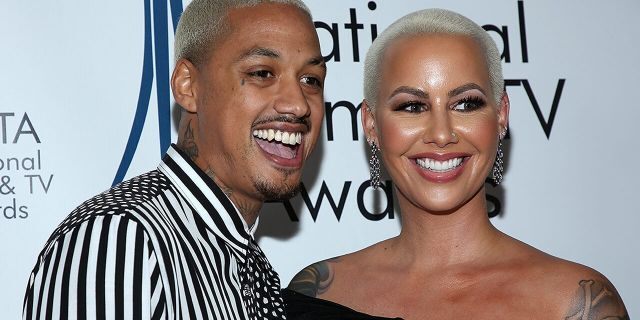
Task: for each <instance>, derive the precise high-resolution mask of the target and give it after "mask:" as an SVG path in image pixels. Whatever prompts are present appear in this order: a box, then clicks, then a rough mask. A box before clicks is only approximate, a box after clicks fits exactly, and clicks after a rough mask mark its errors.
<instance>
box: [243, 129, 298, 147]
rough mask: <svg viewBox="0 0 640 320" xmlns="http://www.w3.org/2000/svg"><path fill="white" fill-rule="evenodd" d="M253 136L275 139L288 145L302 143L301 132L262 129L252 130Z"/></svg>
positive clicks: (268, 139) (269, 139)
mask: <svg viewBox="0 0 640 320" xmlns="http://www.w3.org/2000/svg"><path fill="white" fill-rule="evenodd" d="M253 136H254V137H256V138H260V139H263V140H267V141H273V140H275V141H278V142H282V143H284V144H290V145H296V144H300V143H302V133H301V132H287V131H280V130H273V129H263V130H253Z"/></svg>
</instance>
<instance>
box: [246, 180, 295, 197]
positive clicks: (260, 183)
mask: <svg viewBox="0 0 640 320" xmlns="http://www.w3.org/2000/svg"><path fill="white" fill-rule="evenodd" d="M253 185H254V187H255V188H256V190H257V191H258V193H260V194H261V195H262V197H263V198H264V200H265V201H282V200H287V199H291V198H293V197H294V196H295V195H296V194H298V192H300V188H301V187H302V182H299V181H298V183H295V184H286V183H282V184H278V183H274V182H273V181H266V180H263V179H260V180H257V181H254V183H253Z"/></svg>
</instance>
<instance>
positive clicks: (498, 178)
mask: <svg viewBox="0 0 640 320" xmlns="http://www.w3.org/2000/svg"><path fill="white" fill-rule="evenodd" d="M506 134H507V130H506V129H505V130H504V131H502V133H501V134H500V137H499V140H498V152H497V153H496V161H495V162H494V163H493V170H491V171H492V174H493V185H494V186H497V185H499V184H500V183H501V182H502V177H503V173H504V160H503V157H504V152H503V151H502V139H503V138H504V136H505V135H506Z"/></svg>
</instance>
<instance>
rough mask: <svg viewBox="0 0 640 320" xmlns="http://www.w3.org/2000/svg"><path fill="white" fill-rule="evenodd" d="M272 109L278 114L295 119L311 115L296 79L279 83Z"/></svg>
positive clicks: (303, 93) (305, 97)
mask: <svg viewBox="0 0 640 320" xmlns="http://www.w3.org/2000/svg"><path fill="white" fill-rule="evenodd" d="M274 108H275V110H276V111H277V112H278V113H280V114H289V115H292V116H294V117H296V118H306V117H308V116H309V115H310V114H311V108H310V107H309V102H308V100H307V96H306V95H305V92H304V91H303V88H302V85H301V83H300V81H298V80H297V79H289V80H286V81H282V82H281V83H280V86H279V90H278V98H277V99H276V101H275V106H274Z"/></svg>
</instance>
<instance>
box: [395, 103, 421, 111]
mask: <svg viewBox="0 0 640 320" xmlns="http://www.w3.org/2000/svg"><path fill="white" fill-rule="evenodd" d="M426 110H427V105H426V104H425V103H424V102H422V101H407V102H403V103H401V104H400V105H398V107H396V111H402V112H408V113H420V112H423V111H426Z"/></svg>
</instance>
